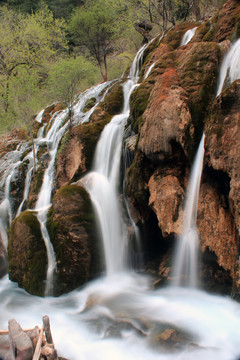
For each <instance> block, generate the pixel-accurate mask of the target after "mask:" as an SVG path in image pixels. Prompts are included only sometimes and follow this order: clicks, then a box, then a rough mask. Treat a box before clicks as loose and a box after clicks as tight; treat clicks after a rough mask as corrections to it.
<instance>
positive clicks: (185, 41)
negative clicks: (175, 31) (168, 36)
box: [180, 26, 197, 46]
mask: <svg viewBox="0 0 240 360" xmlns="http://www.w3.org/2000/svg"><path fill="white" fill-rule="evenodd" d="M196 30H197V26H196V27H194V28H192V29H190V30H188V31H186V32H185V34H184V35H183V38H182V41H181V43H180V46H183V45H187V44H188V43H189V42H190V41H191V40H192V38H193V36H194V35H195V32H196Z"/></svg>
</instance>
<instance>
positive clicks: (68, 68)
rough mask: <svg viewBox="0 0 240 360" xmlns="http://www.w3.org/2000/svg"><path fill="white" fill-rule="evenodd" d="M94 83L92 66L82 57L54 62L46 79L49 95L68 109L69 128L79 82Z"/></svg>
mask: <svg viewBox="0 0 240 360" xmlns="http://www.w3.org/2000/svg"><path fill="white" fill-rule="evenodd" d="M86 78H87V79H88V82H90V81H91V80H92V82H94V66H93V65H92V64H91V63H90V62H89V61H87V60H86V59H84V58H83V57H77V58H71V57H69V58H66V59H61V60H59V61H58V62H56V63H55V64H54V65H53V66H52V67H51V69H50V73H49V77H48V86H49V93H50V94H52V95H53V96H54V97H55V100H58V101H60V102H62V103H63V105H64V106H65V107H67V108H68V113H69V118H70V126H72V115H73V113H72V108H73V104H74V101H75V97H76V93H77V91H78V90H79V89H80V86H81V81H84V79H86Z"/></svg>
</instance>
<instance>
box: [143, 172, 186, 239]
mask: <svg viewBox="0 0 240 360" xmlns="http://www.w3.org/2000/svg"><path fill="white" fill-rule="evenodd" d="M148 187H149V192H150V197H149V206H150V207H151V208H152V209H153V211H154V212H155V213H156V215H157V219H158V225H159V227H160V228H161V230H162V233H163V236H167V235H170V234H172V233H174V234H175V235H176V234H179V233H180V231H181V227H182V219H183V218H182V209H183V198H184V189H183V188H182V186H181V185H180V182H179V180H178V178H177V177H176V176H173V175H166V176H161V175H158V174H153V175H152V177H151V178H150V180H149V183H148Z"/></svg>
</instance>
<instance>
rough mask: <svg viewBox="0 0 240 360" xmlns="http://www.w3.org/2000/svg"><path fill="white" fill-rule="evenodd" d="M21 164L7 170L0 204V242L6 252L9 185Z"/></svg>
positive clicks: (9, 215) (9, 206) (9, 210)
mask: <svg viewBox="0 0 240 360" xmlns="http://www.w3.org/2000/svg"><path fill="white" fill-rule="evenodd" d="M20 164H21V161H17V162H14V163H13V164H11V166H10V168H9V169H8V175H7V178H6V182H5V189H4V198H3V200H2V201H1V204H0V241H2V243H3V246H4V248H5V251H6V250H7V244H8V236H7V231H8V228H9V225H10V224H11V222H12V208H11V203H10V185H11V179H12V177H13V176H14V173H15V170H16V169H17V168H18V166H19V165H20Z"/></svg>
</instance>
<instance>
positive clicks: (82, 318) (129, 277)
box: [0, 45, 240, 360]
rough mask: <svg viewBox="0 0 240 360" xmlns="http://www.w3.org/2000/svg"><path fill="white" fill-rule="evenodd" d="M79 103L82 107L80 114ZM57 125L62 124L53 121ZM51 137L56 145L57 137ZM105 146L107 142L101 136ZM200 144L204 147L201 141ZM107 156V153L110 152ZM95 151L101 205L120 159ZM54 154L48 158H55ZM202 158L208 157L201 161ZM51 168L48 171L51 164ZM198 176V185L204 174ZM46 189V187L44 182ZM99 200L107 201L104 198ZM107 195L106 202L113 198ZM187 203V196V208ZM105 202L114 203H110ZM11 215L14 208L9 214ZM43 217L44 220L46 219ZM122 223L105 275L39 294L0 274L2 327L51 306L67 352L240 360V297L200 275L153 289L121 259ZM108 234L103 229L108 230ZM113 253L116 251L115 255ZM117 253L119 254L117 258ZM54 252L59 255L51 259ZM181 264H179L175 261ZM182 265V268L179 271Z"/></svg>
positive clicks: (133, 81) (117, 120)
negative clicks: (206, 284)
mask: <svg viewBox="0 0 240 360" xmlns="http://www.w3.org/2000/svg"><path fill="white" fill-rule="evenodd" d="M145 47H146V45H145ZM145 47H143V48H142V49H141V50H140V51H139V52H138V54H137V56H136V58H135V60H134V63H133V66H132V68H131V70H130V76H129V77H130V79H129V80H127V81H126V84H125V85H124V91H125V90H126V92H125V105H126V104H127V103H128V100H127V99H129V96H130V94H131V91H132V89H133V88H134V86H137V77H138V73H137V69H138V65H137V64H138V63H139V62H140V61H141V55H142V54H143V51H144V49H145ZM125 87H126V88H125ZM79 104H80V102H79ZM79 104H78V106H79V109H78V115H79V116H80V119H81V116H82V114H81V106H80V105H79ZM128 111H129V109H128V107H125V106H124V110H123V114H121V116H117V117H114V118H113V120H112V122H111V123H110V124H109V127H108V128H107V129H106V132H107V131H109V133H108V137H109V134H110V130H111V129H110V128H111V127H112V126H116V128H117V132H116V133H115V135H113V133H112V132H111V134H112V135H111V136H113V139H115V140H113V145H114V149H115V150H114V151H115V152H118V153H119V152H120V150H119V146H117V145H118V141H116V138H118V137H119V138H121V134H122V131H123V128H124V122H125V120H126V118H127V117H128ZM56 116H61V114H60V115H56ZM88 116H89V115H88ZM63 117H64V114H63ZM75 120H76V121H78V120H79V119H77V118H76V119H75ZM81 121H82V122H85V121H87V118H86V117H84V119H82V120H81ZM64 126H65V125H64ZM52 129H56V131H57V132H58V130H57V128H55V126H53V128H52ZM59 130H60V129H59ZM60 131H61V130H60ZM63 131H64V130H63ZM61 134H62V132H61V133H59V136H60V137H61ZM103 137H104V134H103V136H102V137H101V139H102V140H101V141H102V142H103V143H104V140H103ZM39 141H42V135H39ZM57 141H58V140H57ZM203 141H204V140H202V142H203ZM49 142H50V143H51V144H50V146H52V144H53V142H52V140H51V139H49ZM115 146H117V148H116V147H115ZM99 147H101V146H100V142H99ZM52 148H53V153H52V155H51V161H52V162H54V158H55V152H54V151H55V148H54V147H53V146H52ZM200 148H201V149H202V151H203V145H202V147H201V146H200ZM97 151H98V150H97ZM98 155H99V153H98ZM103 156H104V157H105V156H106V154H105V155H103ZM119 156H120V155H119ZM201 156H203V152H201ZM97 158H98V156H96V157H95V164H94V168H93V172H92V173H91V174H90V175H89V176H88V178H86V179H85V180H84V181H85V182H86V185H85V186H86V188H88V190H89V192H90V193H91V192H92V201H93V203H94V202H95V205H96V208H97V207H99V205H97V204H99V202H98V199H97V198H96V196H95V195H96V193H98V188H97V186H98V185H96V188H95V187H94V183H95V182H96V183H98V184H99V182H97V181H96V179H98V180H100V183H101V184H102V186H101V187H103V188H104V189H105V188H108V189H109V191H110V193H112V195H111V196H113V198H116V197H117V196H118V194H117V190H116V189H117V177H118V173H119V168H118V166H119V162H118V160H116V159H115V160H114V161H112V157H111V156H110V157H109V161H108V162H107V164H108V165H109V164H111V163H112V162H113V163H114V169H113V168H112V167H111V166H110V167H108V168H107V169H102V167H101V166H100V165H101V164H102V161H101V160H99V159H97ZM51 161H50V165H49V166H52V165H51ZM201 161H202V159H200V160H199V163H201ZM200 169H201V167H198V172H201V170H200ZM29 171H31V168H30V170H29ZM45 176H46V177H47V176H48V175H47V172H46V174H45ZM49 176H50V174H49ZM93 179H94V180H93ZM51 182H52V180H51V179H50V181H49V180H47V178H46V184H47V183H48V184H49V183H51ZM190 182H191V180H190ZM196 182H197V183H198V186H199V182H200V177H198V179H197V180H196ZM43 186H44V185H43ZM198 186H197V187H196V188H198ZM190 188H191V186H190ZM6 189H7V187H6ZM94 189H95V190H94ZM44 191H45V192H46V189H45V190H44ZM195 191H198V190H195ZM24 196H25V195H24ZM190 197H191V196H189V198H190ZM193 198H194V201H193V204H195V205H192V210H191V214H193V216H192V217H191V220H190V223H188V222H187V221H186V223H185V225H184V228H185V229H186V233H187V234H188V235H189V234H194V237H195V239H196V236H195V235H196V232H195V230H196V229H195V220H196V203H197V196H195V195H194V196H193ZM6 199H7V190H6ZM104 201H105V200H104ZM5 202H6V201H5ZM100 202H101V203H102V200H101V199H100ZM106 203H107V204H108V202H107V199H106ZM187 203H188V200H187V202H186V209H187V207H188V205H187ZM4 204H5V203H4ZM49 204H50V198H45V197H43V198H42V202H41V201H40V200H39V201H38V203H37V205H36V209H35V210H37V211H38V213H39V214H40V215H41V211H45V210H46V209H47V208H48V206H49ZM189 206H190V205H189ZM107 210H109V209H108V206H107ZM186 212H187V210H186ZM114 214H115V215H114V216H115V217H118V216H119V208H118V203H116V204H115V210H114ZM10 215H11V214H10V210H9V216H8V217H9V219H10V217H11V216H10ZM43 217H44V216H43ZM44 219H45V217H44ZM44 219H43V220H41V219H40V221H42V222H43V223H44V221H45V220H44ZM101 222H102V223H103V225H104V226H105V227H106V228H103V229H102V230H101V231H102V232H105V231H106V232H108V233H109V234H110V235H109V238H111V237H112V231H113V230H112V229H111V227H109V226H108V225H106V224H105V219H103V220H101V219H99V223H101ZM101 226H102V225H101V224H100V227H101ZM116 227H117V229H118V230H117V232H118V238H120V239H122V240H123V241H122V244H121V245H119V243H118V241H117V244H114V245H112V244H111V246H112V248H111V246H110V248H111V249H110V250H109V252H107V251H106V253H105V258H106V263H107V269H106V274H107V276H104V277H101V278H99V279H98V280H95V281H92V282H90V283H89V284H87V285H86V286H84V287H82V288H79V289H76V290H74V291H72V292H70V293H68V294H65V295H62V296H60V297H51V296H46V297H45V298H40V297H37V296H32V295H30V294H28V293H27V292H25V291H24V290H23V289H20V288H19V287H18V286H17V284H15V283H13V282H11V281H10V280H9V279H8V276H5V277H4V278H2V279H1V280H0V302H1V316H0V328H1V329H6V328H7V323H8V321H9V320H10V319H12V318H15V319H16V320H17V321H18V322H19V323H20V324H21V326H22V327H23V328H31V327H34V326H35V325H38V324H40V323H41V319H42V316H43V315H45V314H48V315H49V317H50V321H51V329H52V333H53V338H54V342H55V347H56V349H57V351H58V355H59V356H62V357H65V358H68V359H69V360H110V359H111V360H112V359H114V360H118V359H119V360H120V359H121V360H122V359H123V358H124V359H125V360H133V359H138V360H146V359H147V360H155V359H156V360H173V359H174V360H192V359H194V360H203V359H204V360H205V359H207V360H238V359H239V358H240V347H239V338H240V305H239V303H237V302H235V301H233V300H232V299H230V298H228V297H222V296H217V295H211V294H208V293H206V292H204V291H202V290H201V289H197V288H196V287H195V285H196V281H195V280H194V281H193V283H190V286H188V287H182V286H180V285H181V284H180V283H179V282H176V283H173V284H171V286H168V287H165V288H161V289H153V288H152V285H151V284H152V279H150V278H149V277H147V276H144V275H140V274H137V273H135V272H134V271H132V270H130V269H127V267H126V264H125V262H124V261H123V258H124V256H125V229H124V226H123V227H122V224H121V223H119V222H117V223H116V224H115V223H114V228H116ZM183 235H184V232H183ZM102 237H105V235H103V234H102ZM187 239H189V236H187ZM104 241H105V240H104V239H103V242H104ZM107 242H108V241H107ZM115 245H116V246H115ZM46 246H48V244H47V243H46ZM52 256H53V254H52V253H51V249H48V259H49V262H50V264H49V277H48V279H47V282H49V284H48V287H50V282H51V271H52V267H54V261H55V260H54V256H53V259H52ZM112 256H113V257H115V258H114V259H111V257H112ZM118 256H119V259H118V261H116V258H117V257H118ZM110 259H111V260H110ZM50 260H52V261H53V263H52V264H51V261H50ZM182 262H183V263H184V262H185V260H182V261H181V262H180V263H182ZM176 267H177V268H178V266H177V265H176ZM181 267H182V266H180V267H179V268H180V270H177V271H176V274H181V271H182V270H181ZM180 277H181V275H180ZM48 290H49V288H48ZM47 292H49V293H50V291H47ZM0 355H1V353H0Z"/></svg>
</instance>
